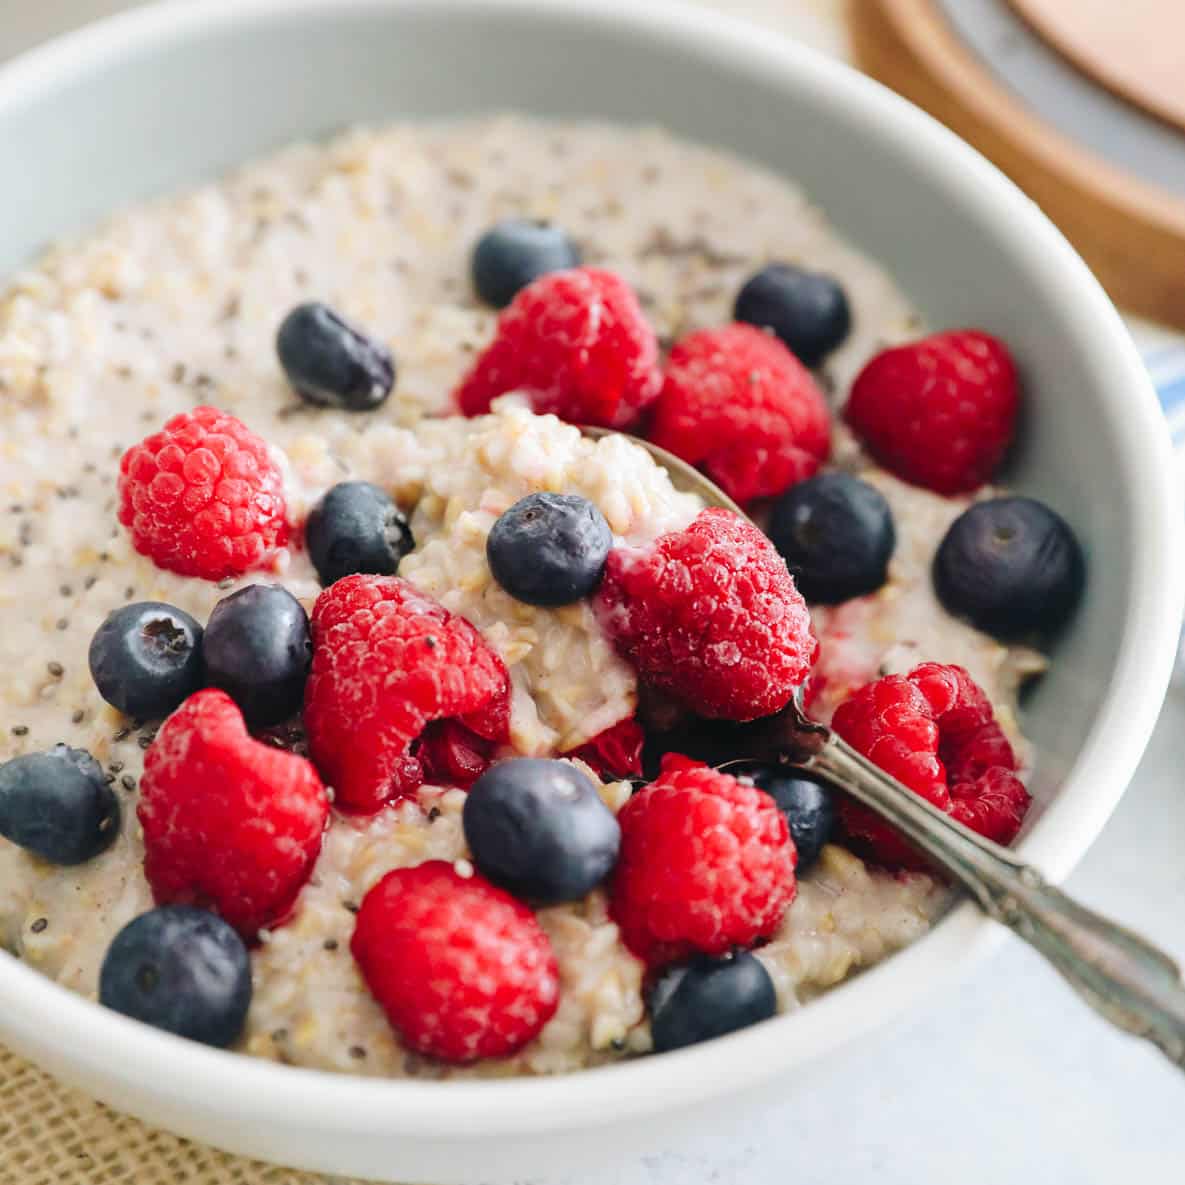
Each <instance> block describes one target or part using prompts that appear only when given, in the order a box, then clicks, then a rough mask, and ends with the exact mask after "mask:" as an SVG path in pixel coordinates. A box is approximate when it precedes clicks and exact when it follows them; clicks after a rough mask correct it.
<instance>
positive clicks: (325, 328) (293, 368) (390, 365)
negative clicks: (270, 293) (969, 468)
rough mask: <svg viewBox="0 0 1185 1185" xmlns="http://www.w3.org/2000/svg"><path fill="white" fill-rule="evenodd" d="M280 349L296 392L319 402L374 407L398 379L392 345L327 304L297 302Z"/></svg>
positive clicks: (285, 325)
mask: <svg viewBox="0 0 1185 1185" xmlns="http://www.w3.org/2000/svg"><path fill="white" fill-rule="evenodd" d="M276 353H277V354H278V355H279V356H280V365H281V366H282V367H283V368H284V373H285V374H286V375H287V376H288V381H289V382H290V383H291V384H292V386H293V387H294V388H295V390H296V393H297V394H298V395H299V396H300V397H301V398H302V399H303V400H305V401H306V402H307V403H313V404H316V405H317V406H319V407H340V408H343V409H344V410H345V411H372V410H373V409H374V408H376V407H378V406H379V405H380V404H381V403H382V402H383V401H384V400H385V399H386V398H387V396H388V395H390V394H391V388H392V387H393V386H394V385H395V361H394V359H393V358H392V357H391V351H390V350H388V349H387V347H386V346H384V345H383V344H382V342H378V341H375V340H374V339H373V338H370V337H367V336H366V334H364V333H363V332H362V331H361V330H360V329H358V328H356V327H355V326H353V325H351V324H350V323H349V322H348V321H347V320H346V319H345V318H344V317H341V316H339V315H338V314H337V313H335V312H334V311H333V310H332V309H331V308H330V307H329V306H328V305H323V304H317V303H312V304H302V305H297V306H296V308H294V309H293V310H292V312H290V313H289V314H288V316H287V317H285V318H284V321H283V323H282V324H281V325H280V329H279V332H278V333H277V334H276Z"/></svg>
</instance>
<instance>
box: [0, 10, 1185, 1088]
mask: <svg viewBox="0 0 1185 1185" xmlns="http://www.w3.org/2000/svg"><path fill="white" fill-rule="evenodd" d="M594 7H595V11H582V10H581V9H580V7H578V6H576V5H574V4H573V5H568V4H564V5H560V6H558V7H557V6H554V5H548V6H541V5H539V4H537V3H529V2H528V0H499V3H496V4H483V3H471V2H466V0H440V2H438V3H432V2H431V0H419V2H411V3H404V4H389V3H381V2H379V0H338V2H336V3H328V2H322V3H317V2H316V0H288V2H286V3H284V4H280V3H278V2H276V0H264V2H262V3H258V4H256V5H254V6H246V7H245V8H244V7H243V6H241V5H240V6H235V5H232V4H229V3H222V2H210V3H198V2H196V0H190V2H189V3H186V4H179V5H175V6H169V8H168V10H167V11H157V12H156V13H154V14H150V15H149V16H146V17H145V16H141V17H137V18H136V19H135V20H125V21H122V22H120V23H119V24H118V25H115V24H113V25H110V26H109V27H108V29H107V30H106V31H105V32H100V33H98V34H86V35H83V37H82V38H78V39H75V41H74V42H73V43H71V44H70V45H69V46H63V47H60V48H59V50H57V51H52V52H50V53H49V54H47V55H43V57H42V58H41V59H40V60H39V61H38V62H37V63H36V69H34V68H33V64H32V63H25V64H23V65H18V66H17V67H15V68H13V69H11V70H10V71H9V72H8V74H7V76H6V77H4V78H2V79H0V144H3V145H5V148H6V152H7V156H8V159H9V160H16V161H20V162H22V165H21V168H20V169H19V170H18V171H17V174H16V175H15V176H13V177H11V178H10V179H9V183H7V184H6V185H5V192H4V198H3V212H4V216H3V218H0V274H6V273H8V272H10V271H12V270H13V269H14V268H16V267H18V266H19V265H20V264H21V263H22V261H24V260H26V259H28V258H29V257H30V256H31V255H32V254H33V253H34V252H35V251H36V250H38V249H39V248H40V247H42V246H43V245H44V244H45V243H46V242H48V241H49V240H51V239H52V238H54V237H56V236H58V235H60V234H61V233H63V232H66V231H70V230H74V229H77V228H80V227H83V226H85V225H86V224H88V223H89V222H91V221H92V220H94V219H96V218H97V217H99V216H101V215H102V214H103V213H105V212H107V211H109V210H111V209H112V208H114V207H117V206H119V205H121V204H125V203H127V202H129V201H131V200H134V199H137V198H141V197H144V196H147V195H151V194H154V193H158V192H161V191H163V190H166V189H169V188H173V187H177V186H180V185H183V184H186V183H190V182H194V181H198V180H202V179H205V178H208V177H210V176H212V175H214V174H216V173H217V172H218V171H219V170H221V169H223V168H225V167H227V166H230V165H233V164H235V163H237V162H240V161H242V160H244V159H247V158H249V157H251V156H252V155H255V154H258V153H260V152H262V151H264V150H266V149H269V148H271V147H274V146H277V145H279V144H282V143H283V142H285V141H289V140H292V139H297V138H307V137H309V136H315V135H318V134H322V133H326V132H329V131H331V130H333V129H335V128H338V127H340V126H342V125H343V124H347V123H350V122H355V121H358V120H371V121H374V120H384V119H391V118H395V117H415V116H436V117H439V116H450V115H461V114H466V113H476V112H482V111H490V110H497V109H512V108H513V109H519V110H523V111H527V112H534V113H539V114H544V115H548V116H556V117H579V116H595V117H602V118H609V119H618V120H623V121H629V122H638V121H644V122H653V123H661V124H664V125H666V126H667V127H668V128H670V129H671V130H673V131H674V132H676V133H678V134H682V135H685V136H689V137H691V138H694V139H698V140H701V141H704V142H709V143H714V144H718V145H721V146H725V147H727V148H729V149H731V150H733V151H734V152H737V153H739V154H741V155H743V156H746V157H749V158H751V159H753V160H756V161H758V162H761V163H762V164H765V165H767V166H769V167H771V168H774V169H776V170H780V171H782V172H784V173H786V174H788V175H789V176H791V177H793V178H794V179H795V180H796V181H798V182H799V183H800V184H802V185H803V186H804V187H805V189H806V190H807V191H808V192H809V193H810V194H811V195H812V196H813V198H814V199H815V200H816V201H817V202H818V203H819V204H820V205H822V206H823V207H824V208H825V209H826V210H827V211H828V213H829V215H830V216H831V218H832V220H833V221H834V222H835V224H836V225H837V226H838V228H839V229H840V231H841V232H842V233H844V234H846V235H847V236H849V237H850V238H851V239H852V240H853V241H854V242H855V243H857V244H858V245H860V246H861V247H863V248H864V249H865V250H866V251H867V252H868V253H870V254H871V255H873V256H875V257H876V258H878V259H879V260H881V261H882V262H883V263H884V264H885V265H886V266H887V267H888V268H889V269H890V270H891V271H892V272H893V273H894V274H895V276H896V278H897V280H898V282H899V283H900V285H901V286H902V287H903V289H904V290H905V291H906V292H907V293H908V294H909V295H910V297H911V298H912V299H913V301H914V302H915V303H916V304H917V305H918V306H919V307H920V309H921V311H922V312H923V314H924V315H925V316H926V318H927V319H928V321H929V322H930V323H931V324H932V325H934V326H958V325H971V324H973V325H977V326H981V327H984V328H986V329H988V330H990V331H992V332H994V333H996V334H999V335H1000V336H1001V337H1003V338H1004V339H1006V340H1007V341H1008V342H1009V343H1010V344H1011V345H1012V347H1013V349H1014V351H1015V353H1016V355H1017V357H1018V359H1019V361H1020V365H1021V368H1022V371H1023V377H1024V383H1025V387H1026V390H1027V393H1028V409H1027V417H1026V422H1025V424H1024V429H1023V442H1022V444H1021V446H1020V447H1019V449H1018V450H1017V455H1016V457H1015V459H1014V463H1013V467H1012V471H1011V473H1010V474H1009V480H1010V481H1011V482H1012V483H1013V484H1014V485H1015V486H1016V488H1018V489H1019V490H1021V491H1023V492H1025V493H1029V494H1032V495H1034V496H1036V497H1040V498H1043V499H1045V500H1047V501H1049V502H1050V503H1051V504H1052V505H1054V506H1055V507H1056V508H1057V509H1059V510H1060V511H1061V512H1062V513H1063V514H1064V515H1065V516H1066V517H1067V518H1068V519H1069V520H1070V521H1071V523H1072V524H1073V526H1074V527H1075V529H1076V530H1077V531H1078V533H1079V535H1080V537H1081V539H1082V540H1083V542H1084V545H1085V547H1086V549H1087V552H1088V555H1089V563H1090V587H1089V592H1088V595H1087V598H1086V601H1085V604H1084V605H1083V608H1082V610H1081V613H1080V616H1079V618H1078V619H1077V621H1076V623H1075V625H1074V628H1073V629H1072V630H1071V631H1069V632H1068V634H1067V636H1066V637H1065V638H1064V639H1063V640H1062V642H1061V643H1060V645H1059V647H1058V651H1057V660H1056V663H1055V665H1054V667H1053V670H1052V671H1051V673H1050V674H1049V675H1048V676H1047V677H1046V678H1045V679H1044V680H1043V681H1042V683H1041V685H1040V687H1039V688H1038V689H1037V690H1036V692H1035V693H1034V695H1033V696H1032V698H1031V699H1030V701H1029V702H1028V706H1027V712H1026V722H1025V723H1026V728H1027V729H1028V731H1029V732H1030V734H1031V736H1032V737H1033V739H1034V740H1035V741H1036V743H1037V746H1038V749H1039V760H1038V767H1037V772H1036V776H1035V780H1034V786H1033V788H1034V791H1035V794H1036V796H1037V798H1038V800H1039V805H1038V810H1037V811H1034V812H1033V818H1034V819H1035V824H1033V825H1031V827H1030V832H1031V834H1030V835H1029V837H1028V840H1027V845H1028V846H1027V850H1028V851H1029V852H1030V853H1031V854H1032V855H1033V856H1034V857H1038V858H1040V859H1042V860H1044V861H1045V863H1046V865H1047V867H1048V868H1049V870H1050V871H1051V872H1052V873H1053V874H1055V875H1060V874H1061V873H1063V872H1064V871H1065V870H1066V869H1067V868H1068V866H1069V865H1070V864H1071V863H1072V862H1073V860H1074V859H1076V858H1077V857H1078V856H1079V855H1081V853H1082V851H1083V850H1084V849H1085V846H1086V844H1087V843H1088V842H1089V840H1090V839H1091V838H1093V835H1094V833H1095V832H1096V831H1097V829H1098V827H1099V826H1100V825H1101V823H1102V820H1103V819H1104V818H1105V816H1106V814H1107V812H1108V811H1109V810H1110V808H1111V807H1112V806H1113V804H1114V801H1115V800H1116V798H1117V797H1118V794H1119V792H1120V791H1121V789H1122V784H1121V783H1122V781H1123V780H1125V779H1126V777H1127V776H1129V775H1130V773H1131V771H1132V769H1134V765H1135V760H1136V758H1137V757H1138V753H1139V751H1140V749H1141V748H1142V746H1143V743H1144V741H1145V740H1146V737H1147V733H1148V731H1149V730H1150V728H1151V724H1152V720H1153V718H1154V714H1155V708H1156V705H1157V704H1158V703H1159V699H1160V696H1161V694H1162V692H1163V687H1164V683H1165V680H1166V678H1167V670H1168V663H1169V654H1168V653H1166V654H1164V655H1163V656H1161V655H1160V654H1159V652H1158V651H1156V650H1155V649H1154V647H1156V646H1160V647H1162V648H1163V647H1164V646H1165V645H1166V643H1167V641H1168V639H1169V637H1170V635H1171V632H1172V628H1173V626H1172V618H1173V616H1174V614H1175V613H1176V611H1177V608H1178V607H1179V606H1178V592H1177V590H1178V586H1179V580H1178V567H1177V560H1176V555H1175V553H1176V550H1177V549H1176V543H1175V538H1176V525H1175V519H1173V518H1172V516H1171V515H1170V514H1169V512H1168V509H1167V508H1168V507H1169V505H1170V499H1169V496H1168V493H1167V490H1168V485H1167V483H1168V478H1167V476H1166V475H1165V474H1164V473H1162V472H1161V469H1162V467H1167V466H1168V464H1169V454H1168V449H1167V444H1166V443H1164V441H1163V440H1162V439H1161V436H1160V435H1159V433H1160V429H1159V427H1158V425H1157V421H1158V412H1157V410H1156V407H1155V403H1154V399H1153V396H1152V392H1151V390H1150V388H1149V387H1148V385H1147V383H1146V380H1144V379H1143V378H1142V372H1141V369H1140V367H1139V362H1138V358H1137V357H1136V356H1135V354H1134V351H1133V350H1132V348H1131V346H1130V343H1128V342H1127V341H1126V338H1125V337H1124V334H1123V331H1122V328H1121V326H1120V323H1119V321H1118V319H1117V318H1116V317H1115V315H1114V313H1113V311H1112V310H1110V308H1109V306H1108V305H1107V302H1106V300H1105V298H1104V297H1103V296H1102V294H1101V291H1100V290H1099V289H1098V287H1097V285H1095V283H1094V281H1093V280H1092V279H1091V277H1090V275H1089V273H1088V272H1087V271H1086V269H1085V268H1084V267H1083V266H1082V265H1081V264H1080V263H1079V262H1078V261H1077V260H1076V257H1074V256H1073V254H1072V252H1070V250H1069V248H1068V247H1066V245H1065V244H1064V242H1063V241H1062V240H1061V239H1060V236H1058V235H1057V234H1056V232H1054V231H1052V229H1051V228H1050V227H1049V226H1048V224H1046V223H1044V221H1043V220H1042V219H1041V218H1040V216H1039V215H1037V214H1036V212H1035V211H1034V210H1033V209H1032V208H1031V207H1030V205H1029V203H1028V202H1027V200H1026V199H1024V198H1023V197H1021V195H1020V194H1019V193H1018V192H1017V191H1016V190H1015V189H1013V188H1012V187H1011V186H1010V185H1009V184H1008V183H1007V182H1005V181H1004V180H1003V179H1002V178H1001V177H1000V176H999V175H998V174H997V173H995V171H994V170H992V169H991V168H990V166H987V165H986V164H985V163H984V162H983V161H982V160H981V159H980V158H978V157H977V156H976V155H975V154H974V153H972V152H971V151H970V150H969V149H967V148H966V147H964V146H962V145H961V144H959V143H958V142H956V141H955V140H954V138H953V137H950V136H949V135H948V134H946V133H944V132H942V131H941V130H940V129H938V128H937V127H936V125H933V124H932V123H931V122H930V121H929V120H928V119H926V117H924V116H922V115H921V114H920V113H917V112H915V111H912V110H908V109H906V108H905V106H904V104H902V103H900V101H899V100H896V99H894V98H892V97H891V96H889V95H888V94H887V92H882V91H880V89H879V88H877V87H876V86H875V85H874V84H872V83H869V82H867V81H866V80H860V79H857V78H855V77H854V76H849V75H848V74H846V73H845V72H842V71H841V70H839V69H838V68H837V67H835V66H833V65H831V64H828V63H823V62H819V61H817V60H816V59H815V58H814V57H813V56H811V55H809V54H806V53H804V52H799V51H794V50H792V49H791V48H789V47H786V46H782V45H779V44H778V43H777V42H776V40H774V41H773V42H772V43H771V42H770V40H769V39H768V38H765V37H762V36H759V35H756V34H747V35H742V34H741V33H738V32H730V30H729V27H728V26H726V25H721V24H717V23H715V18H708V17H706V16H704V17H701V16H696V15H693V14H692V13H691V12H688V11H686V10H684V11H683V12H681V13H680V14H679V15H673V13H672V12H671V11H669V10H666V9H665V7H663V6H658V7H655V8H653V9H651V8H649V7H645V9H644V11H640V12H638V11H633V10H632V9H631V8H630V6H628V5H626V4H624V3H622V4H616V3H607V4H602V5H598V6H594ZM544 8H546V9H547V10H548V11H547V14H546V17H545V18H544V16H543V12H542V10H543V9H544ZM638 8H643V6H638ZM186 10H189V11H186ZM117 33H118V35H117ZM13 181H15V182H16V184H13V183H12V182H13ZM1164 552H1169V553H1171V554H1169V555H1165V554H1163V553H1164ZM1125 720H1126V723H1125ZM1100 734H1104V735H1106V737H1107V738H1108V739H1107V741H1106V743H1104V741H1103V739H1101V736H1100ZM1076 763H1077V765H1078V768H1077V770H1075V776H1074V779H1073V780H1072V783H1071V791H1072V792H1071V793H1070V794H1068V795H1066V796H1059V795H1058V794H1057V793H1056V791H1057V790H1058V788H1059V786H1061V785H1062V783H1063V782H1064V781H1065V779H1066V778H1067V776H1068V775H1069V774H1070V773H1071V771H1072V770H1074V767H1075V765H1076ZM1092 770H1093V771H1094V775H1095V776H1093V777H1088V774H1090V773H1091V771H1092ZM1108 773H1110V774H1112V775H1115V776H1112V777H1111V778H1110V781H1109V782H1108V778H1107V776H1106V775H1107V774H1108ZM1117 780H1118V781H1119V782H1120V784H1118V785H1117V784H1115V783H1116V781H1117ZM1063 797H1064V798H1067V799H1072V801H1067V802H1065V803H1063V802H1062V801H1061V799H1062V798H1063ZM941 929H942V928H941V927H940V930H941ZM932 941H934V940H932ZM923 945H924V944H923ZM947 953H948V954H950V953H951V952H949V951H948V952H947ZM911 954H912V952H911ZM908 965H909V966H912V967H915V968H916V967H917V965H918V964H917V959H913V960H912V961H910V962H909V964H908ZM886 970H888V968H886ZM0 971H2V968H0ZM873 978H875V977H869V981H871V980H872V979H873ZM869 987H870V985H869V983H867V982H861V983H859V984H854V985H852V989H857V990H859V991H863V992H865V995H864V996H863V998H864V999H866V1000H867V999H868V998H869V997H868V996H867V991H868V990H869ZM852 989H848V988H845V989H842V991H844V992H846V991H849V990H852ZM837 994H842V993H837ZM898 994H900V993H898ZM787 1027H792V1026H787ZM798 1027H799V1029H802V1026H801V1025H800V1026H798ZM814 1044H816V1045H817V1044H818V1042H814ZM751 1047H752V1044H751V1043H750V1045H749V1046H746V1048H751ZM707 1092H708V1088H707V1087H704V1089H703V1091H702V1093H707Z"/></svg>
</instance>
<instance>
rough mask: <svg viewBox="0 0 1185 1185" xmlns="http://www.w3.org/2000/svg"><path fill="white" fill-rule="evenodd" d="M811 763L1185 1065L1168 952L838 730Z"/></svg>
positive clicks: (1182, 1016)
mask: <svg viewBox="0 0 1185 1185" xmlns="http://www.w3.org/2000/svg"><path fill="white" fill-rule="evenodd" d="M820 731H821V730H820ZM801 764H802V765H803V766H805V767H807V768H810V769H812V770H815V771H816V772H818V773H819V774H821V775H822V776H824V777H825V778H827V779H828V780H829V781H831V782H833V783H835V784H836V785H837V786H839V787H841V788H842V789H843V790H845V791H847V792H848V793H849V794H850V795H851V796H852V797H853V798H855V799H858V800H859V801H860V802H862V803H864V804H865V805H867V806H869V807H871V808H872V809H873V810H875V811H876V812H877V813H878V814H879V815H881V816H882V817H883V818H884V819H886V820H888V821H889V822H890V823H892V824H893V825H894V826H895V827H897V829H898V830H899V831H901V832H902V834H904V835H905V836H907V837H908V838H909V839H910V840H911V841H912V842H913V844H914V846H915V847H917V848H918V849H920V850H921V851H922V852H924V853H925V854H926V855H927V856H928V857H929V858H930V859H931V860H932V861H933V862H934V863H935V864H936V865H938V866H939V867H941V868H942V869H944V870H945V871H946V872H947V873H948V874H949V875H950V876H951V877H952V878H953V879H954V880H956V881H957V882H958V883H959V884H960V885H962V886H963V887H964V888H965V889H967V890H968V892H969V893H970V894H971V895H972V896H973V897H974V898H975V900H976V901H977V902H978V903H979V905H980V907H981V908H982V909H983V911H984V913H986V914H987V915H988V916H989V917H991V918H994V919H995V920H996V921H998V922H1002V923H1003V924H1004V925H1005V926H1008V927H1009V928H1010V929H1011V930H1013V931H1014V932H1015V933H1016V934H1018V935H1019V936H1020V937H1021V938H1023V939H1024V940H1025V941H1026V942H1027V943H1029V945H1030V946H1033V947H1035V948H1036V949H1037V950H1038V951H1040V952H1041V954H1043V955H1044V956H1045V958H1046V959H1047V960H1048V961H1049V962H1050V963H1052V964H1053V966H1054V967H1056V968H1057V970H1058V971H1059V972H1061V974H1062V975H1063V976H1064V977H1065V979H1066V980H1067V981H1068V982H1069V983H1070V984H1071V986H1072V987H1073V988H1074V989H1075V990H1076V991H1077V992H1078V993H1079V994H1080V995H1081V996H1082V997H1083V998H1084V999H1085V1000H1086V1001H1087V1002H1088V1003H1089V1004H1090V1005H1091V1006H1092V1007H1093V1008H1094V1009H1095V1010H1096V1011H1097V1012H1099V1013H1100V1014H1102V1016H1104V1017H1105V1018H1106V1019H1107V1020H1109V1021H1110V1022H1111V1023H1112V1024H1113V1025H1116V1026H1117V1027H1119V1028H1121V1029H1125V1030H1127V1031H1128V1032H1129V1033H1134V1034H1135V1035H1136V1036H1139V1037H1144V1038H1145V1039H1147V1040H1148V1041H1151V1042H1152V1043H1153V1044H1154V1045H1156V1046H1157V1047H1158V1048H1159V1049H1160V1050H1161V1051H1162V1052H1163V1053H1164V1054H1165V1056H1166V1057H1168V1058H1169V1059H1170V1060H1171V1061H1173V1062H1175V1063H1176V1065H1177V1066H1179V1067H1181V1068H1182V1069H1185V984H1183V983H1182V980H1181V971H1180V968H1179V967H1178V966H1177V964H1176V963H1175V962H1174V961H1173V960H1172V959H1171V958H1170V957H1169V956H1168V955H1167V954H1165V953H1164V952H1163V951H1161V950H1158V949H1157V948H1156V947H1154V946H1153V945H1151V943H1149V942H1147V941H1146V940H1145V939H1143V938H1141V937H1140V936H1139V935H1137V934H1133V933H1132V932H1131V931H1130V930H1127V929H1125V928H1124V927H1122V926H1119V925H1117V924H1116V923H1114V922H1111V921H1108V920H1107V919H1106V918H1104V917H1101V916H1100V915H1099V914H1097V913H1095V912H1094V911H1093V910H1089V909H1087V908H1086V907H1085V906H1082V905H1079V904H1078V903H1077V902H1076V901H1074V900H1073V899H1072V898H1071V897H1069V896H1067V895H1066V894H1065V893H1063V892H1062V891H1061V890H1060V889H1058V888H1055V887H1054V886H1053V885H1050V884H1048V883H1047V882H1046V880H1045V878H1044V877H1043V876H1042V875H1041V873H1039V872H1038V871H1037V870H1036V869H1035V868H1032V867H1030V866H1029V865H1027V864H1023V863H1022V862H1021V861H1020V860H1018V859H1017V858H1016V857H1015V856H1014V855H1012V853H1011V852H1009V851H1008V850H1007V849H1006V848H1002V847H1000V846H999V845H998V844H994V843H992V842H991V841H990V840H986V839H984V838H983V837H982V836H980V835H976V834H975V832H973V831H971V830H969V829H968V828H966V827H964V826H963V825H962V824H961V823H956V822H955V821H954V820H953V819H951V818H950V816H948V815H946V814H944V813H943V812H942V811H940V810H938V809H937V808H936V807H933V806H931V805H930V803H928V802H926V801H925V800H924V799H922V798H919V797H918V796H917V795H916V794H912V793H910V792H908V791H907V790H906V789H905V788H904V787H903V786H902V785H901V783H899V782H898V781H897V780H896V779H894V778H892V777H890V776H889V775H888V774H886V773H884V772H883V771H882V770H880V769H878V768H877V767H876V766H875V765H873V764H872V762H871V761H869V760H868V759H867V758H865V757H863V756H861V755H860V754H859V753H857V752H856V750H855V749H853V748H852V747H851V746H850V745H848V744H847V743H846V742H845V741H843V740H841V739H840V738H839V737H837V736H836V735H835V734H834V733H829V734H828V735H827V736H826V738H825V739H823V740H822V743H821V744H819V745H818V747H817V748H816V749H815V751H814V752H813V753H812V754H811V755H810V756H809V757H807V758H806V759H805V760H803V761H802V762H801Z"/></svg>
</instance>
